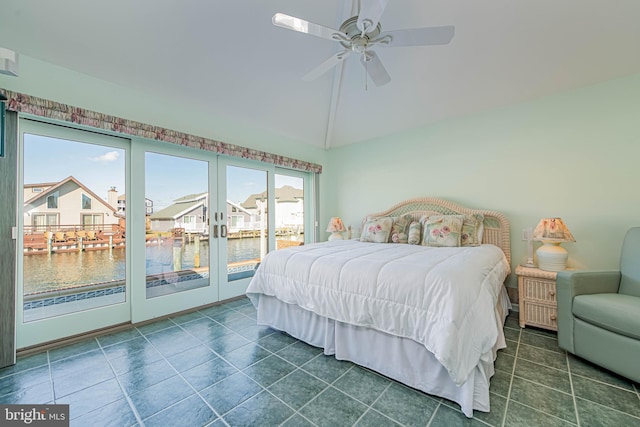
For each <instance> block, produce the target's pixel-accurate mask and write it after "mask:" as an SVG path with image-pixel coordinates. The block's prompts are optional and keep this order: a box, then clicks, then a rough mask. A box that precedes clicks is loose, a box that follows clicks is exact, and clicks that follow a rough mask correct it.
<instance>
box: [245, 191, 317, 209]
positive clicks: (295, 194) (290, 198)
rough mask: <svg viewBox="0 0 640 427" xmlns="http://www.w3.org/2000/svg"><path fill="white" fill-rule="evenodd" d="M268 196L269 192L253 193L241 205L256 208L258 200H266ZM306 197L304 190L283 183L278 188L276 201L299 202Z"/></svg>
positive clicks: (246, 207)
mask: <svg viewBox="0 0 640 427" xmlns="http://www.w3.org/2000/svg"><path fill="white" fill-rule="evenodd" d="M266 198H267V192H266V191H263V192H262V193H256V194H252V195H250V196H249V197H247V200H245V201H244V203H242V204H241V205H242V206H243V207H244V208H245V209H256V208H257V205H256V200H265V199H266ZM303 198H304V190H300V189H297V188H294V187H292V186H290V185H283V186H282V187H280V188H276V197H275V199H276V203H297V202H298V200H300V199H303Z"/></svg>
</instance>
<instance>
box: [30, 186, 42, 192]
mask: <svg viewBox="0 0 640 427" xmlns="http://www.w3.org/2000/svg"><path fill="white" fill-rule="evenodd" d="M31 192H32V193H42V188H41V187H33V188H32V189H31Z"/></svg>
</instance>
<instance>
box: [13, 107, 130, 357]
mask: <svg viewBox="0 0 640 427" xmlns="http://www.w3.org/2000/svg"><path fill="white" fill-rule="evenodd" d="M19 129H20V158H21V162H19V168H18V170H19V179H18V182H19V183H20V184H19V185H20V187H19V188H21V189H22V191H19V192H18V195H19V196H18V197H19V198H18V200H19V203H18V206H19V207H18V210H19V212H18V215H17V216H18V227H19V230H21V231H22V233H21V234H22V236H23V237H22V238H21V239H18V245H17V247H18V257H17V258H18V259H17V265H18V269H17V275H18V277H17V280H16V283H17V286H18V289H17V310H16V316H17V319H16V332H17V333H16V343H17V347H18V348H24V347H28V346H31V345H35V344H39V343H42V342H47V341H52V340H56V339H59V338H63V337H67V336H72V335H76V334H80V333H83V332H86V331H89V330H94V329H100V328H104V327H107V326H111V325H115V324H119V323H123V322H128V321H129V320H130V309H129V304H130V300H131V295H130V286H129V283H130V280H129V278H130V263H129V262H128V259H129V252H130V251H129V249H128V247H127V245H126V243H125V236H126V235H127V232H128V229H129V227H128V224H127V215H126V213H125V212H118V210H117V209H116V205H117V200H118V199H121V200H123V201H124V200H125V197H126V196H125V195H126V194H128V189H129V179H128V170H129V168H130V162H129V141H128V140H126V139H121V138H117V137H111V136H105V135H99V134H95V133H91V132H84V131H79V130H74V129H69V128H65V127H61V126H52V125H49V124H44V123H39V122H36V121H31V120H27V119H20V122H19Z"/></svg>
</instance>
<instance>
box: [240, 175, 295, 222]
mask: <svg viewBox="0 0 640 427" xmlns="http://www.w3.org/2000/svg"><path fill="white" fill-rule="evenodd" d="M275 192H276V194H275V202H276V209H275V221H276V223H275V227H276V229H283V230H294V231H297V230H300V229H301V227H302V226H303V224H304V191H303V190H302V189H299V188H294V187H292V186H290V185H283V186H282V187H280V188H276V190H275ZM258 200H259V201H262V202H265V201H266V200H267V192H266V191H263V192H262V193H256V194H252V195H250V196H249V197H247V199H246V200H245V201H244V202H243V203H242V207H243V208H244V209H246V210H247V212H250V213H251V214H253V215H257V214H258V211H259V208H258V204H257V203H256V202H257V201H258ZM265 211H266V210H265Z"/></svg>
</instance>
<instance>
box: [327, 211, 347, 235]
mask: <svg viewBox="0 0 640 427" xmlns="http://www.w3.org/2000/svg"><path fill="white" fill-rule="evenodd" d="M345 230H346V228H345V227H344V224H343V223H342V220H341V219H340V218H339V217H337V216H334V217H333V218H331V221H329V225H328V226H327V232H329V233H331V236H329V240H336V239H342V234H340V233H342V232H344V231H345Z"/></svg>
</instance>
